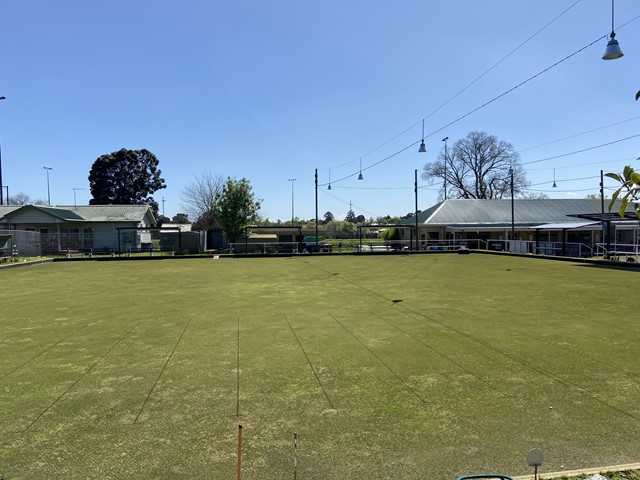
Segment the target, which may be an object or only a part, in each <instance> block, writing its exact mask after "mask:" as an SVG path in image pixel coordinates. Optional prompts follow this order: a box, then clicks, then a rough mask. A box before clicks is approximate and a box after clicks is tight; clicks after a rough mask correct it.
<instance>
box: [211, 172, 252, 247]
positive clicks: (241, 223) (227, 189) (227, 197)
mask: <svg viewBox="0 0 640 480" xmlns="http://www.w3.org/2000/svg"><path fill="white" fill-rule="evenodd" d="M260 204H261V201H260V200H257V199H256V198H255V195H254V194H253V191H252V188H251V185H250V184H249V180H247V179H246V178H242V179H241V180H233V179H231V178H227V183H226V184H225V185H223V187H222V190H221V191H220V192H218V193H217V194H216V197H215V200H214V202H213V213H214V215H215V216H216V217H217V219H218V220H219V222H220V225H221V226H222V231H223V232H224V234H225V235H226V237H227V238H228V239H229V241H231V242H235V241H236V239H237V238H238V237H240V236H242V235H244V229H245V228H246V227H247V226H249V225H250V224H251V223H252V222H255V221H256V220H257V219H258V211H259V210H260Z"/></svg>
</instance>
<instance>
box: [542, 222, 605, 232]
mask: <svg viewBox="0 0 640 480" xmlns="http://www.w3.org/2000/svg"><path fill="white" fill-rule="evenodd" d="M588 226H593V227H594V228H593V229H600V228H601V227H602V225H601V224H600V223H598V222H563V223H545V224H544V225H538V226H537V227H534V228H535V229H536V230H571V229H574V228H584V227H588Z"/></svg>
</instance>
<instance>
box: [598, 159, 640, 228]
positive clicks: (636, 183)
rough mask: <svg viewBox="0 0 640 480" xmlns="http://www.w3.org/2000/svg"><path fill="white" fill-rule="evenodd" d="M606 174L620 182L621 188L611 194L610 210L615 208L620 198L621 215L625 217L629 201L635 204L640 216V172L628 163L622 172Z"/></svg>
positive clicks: (637, 213)
mask: <svg viewBox="0 0 640 480" xmlns="http://www.w3.org/2000/svg"><path fill="white" fill-rule="evenodd" d="M605 175H606V176H607V177H609V178H613V179H614V180H616V181H617V182H619V183H620V188H618V189H617V190H616V191H615V192H613V195H612V196H611V201H610V202H609V211H611V209H612V208H613V206H614V204H615V202H616V200H620V209H619V213H620V216H621V217H624V212H625V210H626V209H627V206H628V205H629V202H631V203H633V204H634V206H635V211H636V215H637V216H638V217H640V173H638V172H636V171H635V169H634V168H633V167H631V166H630V165H627V166H626V167H624V170H623V171H622V174H618V173H605Z"/></svg>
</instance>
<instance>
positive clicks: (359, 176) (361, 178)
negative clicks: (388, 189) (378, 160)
mask: <svg viewBox="0 0 640 480" xmlns="http://www.w3.org/2000/svg"><path fill="white" fill-rule="evenodd" d="M358 180H364V177H363V176H362V157H360V174H359V175H358Z"/></svg>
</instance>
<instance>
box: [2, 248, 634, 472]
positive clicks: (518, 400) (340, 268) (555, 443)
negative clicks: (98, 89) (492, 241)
mask: <svg viewBox="0 0 640 480" xmlns="http://www.w3.org/2000/svg"><path fill="white" fill-rule="evenodd" d="M638 275H640V272H635V271H624V270H615V269H607V268H598V267H593V266H587V265H582V264H574V263H565V262H554V261H548V260H537V259H533V258H510V257H507V256H492V255H481V254H472V255H455V254H453V255H442V254H432V255H406V256H371V257H366V256H359V257H354V256H339V255H331V256H323V257H318V256H299V257H293V258H265V259H219V260H213V259H193V260H185V259H166V260H158V261H114V262H109V261H102V262H90V261H87V262H73V263H52V264H43V265H37V266H31V267H26V268H18V269H11V270H7V269H4V270H3V269H0V282H1V284H2V285H3V289H2V292H1V293H0V352H2V355H0V426H1V429H2V435H1V437H0V476H4V477H6V478H7V480H16V479H39V478H43V479H44V478H47V479H49V478H61V479H65V480H66V479H161V478H162V479H164V478H171V479H232V478H236V466H237V463H236V462H237V457H236V455H237V425H238V423H242V424H244V426H245V427H244V431H243V447H244V448H243V475H242V478H243V479H256V480H257V479H276V478H281V479H286V478H292V475H293V463H294V450H293V432H294V431H297V432H298V435H299V441H298V447H299V448H298V451H297V456H298V478H299V479H300V480H307V479H362V480H364V479H367V480H369V479H423V478H424V479H427V478H428V479H440V478H442V479H453V478H454V477H455V476H457V475H460V474H465V473H480V472H499V473H506V474H511V475H520V474H528V473H532V472H531V470H530V469H529V468H528V467H527V466H526V462H525V456H526V453H527V452H528V450H529V449H531V448H534V447H538V448H542V449H543V450H544V452H545V465H543V467H542V469H541V471H542V473H543V474H544V472H545V471H555V470H561V469H563V468H564V469H577V468H581V467H597V466H600V465H612V464H623V463H632V462H638V461H640V453H639V452H640V348H639V347H638V345H639V341H640V322H638V317H637V314H636V312H635V309H634V308H633V307H634V305H633V301H634V298H635V297H634V296H633V295H634V294H633V288H634V285H635V284H637V278H638Z"/></svg>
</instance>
